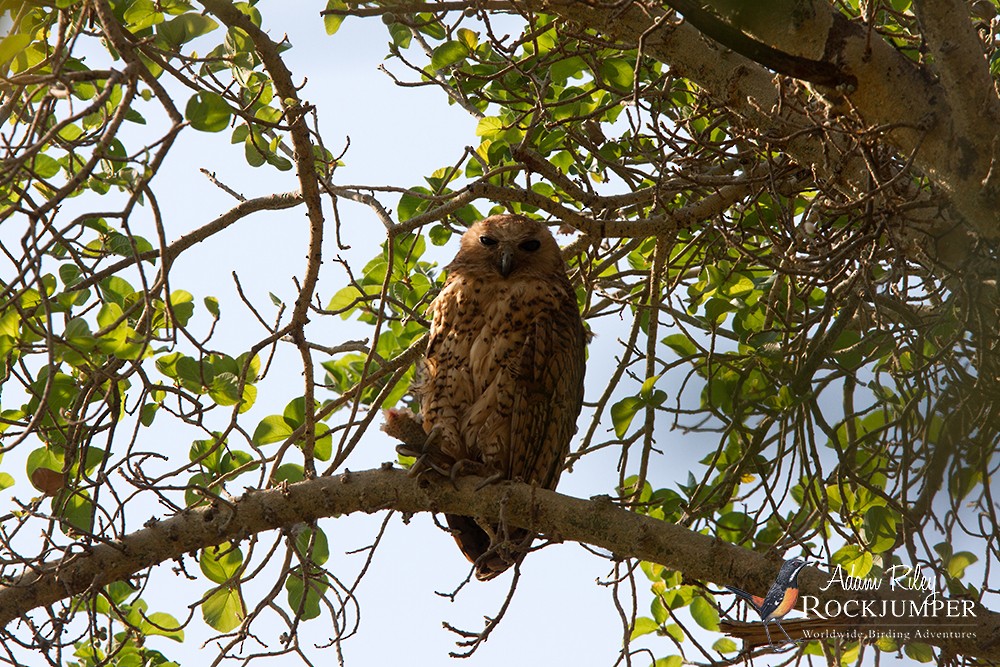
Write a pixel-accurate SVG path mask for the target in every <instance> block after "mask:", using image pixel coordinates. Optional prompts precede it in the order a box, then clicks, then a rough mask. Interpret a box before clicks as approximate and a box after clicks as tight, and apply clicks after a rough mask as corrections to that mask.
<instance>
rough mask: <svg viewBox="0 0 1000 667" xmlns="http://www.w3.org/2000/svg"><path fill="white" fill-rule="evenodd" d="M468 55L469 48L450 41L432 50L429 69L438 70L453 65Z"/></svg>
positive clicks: (460, 43)
mask: <svg viewBox="0 0 1000 667" xmlns="http://www.w3.org/2000/svg"><path fill="white" fill-rule="evenodd" d="M468 55H469V47H467V46H466V45H465V44H463V43H462V42H458V41H455V40H451V41H448V42H445V43H444V44H442V45H441V46H439V47H437V48H436V49H434V51H433V52H432V54H431V69H434V70H440V69H444V68H445V67H448V66H449V65H454V64H455V63H457V62H459V61H460V60H463V59H464V58H466V57H467V56H468Z"/></svg>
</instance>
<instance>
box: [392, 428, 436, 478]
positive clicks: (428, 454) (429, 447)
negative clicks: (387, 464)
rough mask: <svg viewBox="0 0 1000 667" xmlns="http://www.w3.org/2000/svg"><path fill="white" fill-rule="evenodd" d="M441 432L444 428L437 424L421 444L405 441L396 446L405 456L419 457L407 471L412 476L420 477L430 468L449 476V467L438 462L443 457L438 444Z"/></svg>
mask: <svg viewBox="0 0 1000 667" xmlns="http://www.w3.org/2000/svg"><path fill="white" fill-rule="evenodd" d="M441 432H442V429H440V428H439V427H437V426H435V427H434V428H432V429H431V432H430V433H428V434H427V436H426V437H425V438H424V441H423V442H422V443H421V444H420V445H419V446H417V445H415V444H413V443H404V444H402V445H398V446H397V447H396V451H397V452H398V453H400V454H402V455H403V456H413V457H416V459H417V460H416V461H414V463H413V465H412V466H410V470H409V472H408V473H407V474H408V475H409V476H410V477H420V475H422V474H424V473H426V472H427V471H428V470H433V471H434V472H436V473H438V474H439V475H441V476H443V477H447V476H448V474H449V472H448V468H446V467H444V466H442V465H439V463H438V461H440V460H441V458H442V454H441V448H440V447H439V446H438V442H440V440H441Z"/></svg>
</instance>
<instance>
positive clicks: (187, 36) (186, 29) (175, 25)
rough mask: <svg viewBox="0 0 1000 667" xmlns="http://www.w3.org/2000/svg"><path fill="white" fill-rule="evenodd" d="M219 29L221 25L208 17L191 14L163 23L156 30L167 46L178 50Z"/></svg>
mask: <svg viewBox="0 0 1000 667" xmlns="http://www.w3.org/2000/svg"><path fill="white" fill-rule="evenodd" d="M218 27H219V24H218V23H216V22H215V21H213V20H212V19H210V18H208V17H207V16H202V15H201V14H195V13H194V12H189V13H187V14H181V15H180V16H178V17H176V18H173V19H170V20H169V21H167V22H165V23H161V24H160V25H159V26H157V28H156V34H157V36H158V37H159V38H160V40H162V41H163V42H164V43H165V44H166V45H167V46H169V47H171V48H173V49H176V48H177V47H179V46H180V45H181V44H184V43H186V42H190V41H191V40H192V39H195V38H196V37H200V36H201V35H204V34H206V33H209V32H212V31H213V30H215V29H216V28H218Z"/></svg>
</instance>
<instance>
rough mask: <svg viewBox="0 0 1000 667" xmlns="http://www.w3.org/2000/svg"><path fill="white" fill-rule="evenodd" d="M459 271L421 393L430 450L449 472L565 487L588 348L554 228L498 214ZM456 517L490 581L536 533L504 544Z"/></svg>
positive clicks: (439, 317)
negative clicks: (459, 468)
mask: <svg viewBox="0 0 1000 667" xmlns="http://www.w3.org/2000/svg"><path fill="white" fill-rule="evenodd" d="M484 239H485V240H484ZM488 242H489V244H487V243H488ZM536 244H537V248H535V245H536ZM533 248H535V249H533ZM448 271H449V274H448V280H447V282H446V283H445V286H444V288H443V289H442V290H441V293H440V294H439V295H438V297H437V298H436V299H435V300H434V302H433V303H432V304H431V307H430V311H429V314H430V317H431V335H430V340H429V342H428V345H427V355H426V360H425V363H424V368H423V373H422V375H423V378H422V381H421V384H420V387H419V393H420V398H421V414H422V417H423V426H424V429H425V431H426V432H427V433H428V434H429V438H430V440H431V441H432V445H431V446H430V447H429V451H431V452H433V458H435V459H436V461H435V463H436V464H437V465H438V466H441V467H446V468H450V467H451V466H453V465H454V464H455V463H456V462H457V463H459V464H460V465H462V463H463V462H466V463H465V465H466V467H468V468H471V469H472V470H473V471H475V472H476V473H478V474H480V475H483V476H486V477H490V476H493V477H497V478H500V479H512V480H521V481H524V482H528V483H530V484H536V485H538V486H540V487H542V488H546V489H554V488H555V486H556V484H557V483H558V481H559V475H560V473H561V472H562V466H563V463H564V462H565V459H566V455H567V453H568V451H569V442H570V439H571V438H572V437H573V434H574V433H575V432H576V419H577V417H578V416H579V414H580V405H581V403H582V401H583V375H584V365H585V361H584V359H585V357H584V354H585V345H586V333H585V330H584V327H583V322H582V320H581V318H580V313H579V311H578V309H577V306H576V296H575V294H574V291H573V288H572V285H571V284H570V282H569V279H568V278H567V277H566V265H565V263H564V262H563V259H562V256H561V254H560V252H559V246H558V245H557V244H556V241H555V239H554V238H552V234H551V233H549V231H548V229H547V228H546V227H545V225H543V224H542V223H539V222H536V221H533V220H529V219H527V218H524V217H522V216H517V215H495V216H492V217H490V218H487V219H485V220H482V221H480V222H477V223H476V224H474V225H473V226H472V227H470V228H469V230H468V231H467V232H466V233H465V234H464V235H463V236H462V245H461V249H460V250H459V252H458V255H457V256H456V257H455V259H454V261H453V262H452V263H451V264H450V265H449V266H448ZM447 518H448V522H449V525H450V526H451V527H452V529H453V531H454V532H455V534H456V540H457V541H458V542H459V546H460V547H461V548H462V551H463V552H464V553H465V554H466V556H468V557H469V559H470V560H472V561H473V562H474V563H475V564H476V575H477V577H479V578H480V579H490V578H492V577H494V576H496V575H497V574H499V573H500V572H502V571H504V570H506V569H507V568H508V567H510V565H512V564H513V563H514V562H515V561H517V560H519V559H520V558H522V557H523V555H524V550H525V549H526V547H527V545H528V543H530V534H529V533H528V532H527V531H514V530H511V531H509V532H508V533H507V534H506V535H504V536H498V535H497V534H496V533H497V530H498V528H499V527H496V526H492V527H491V526H479V525H478V524H476V522H475V521H473V520H472V519H469V518H467V517H458V516H449V517H447ZM503 537H506V539H505V540H504V539H503ZM515 547H519V548H515Z"/></svg>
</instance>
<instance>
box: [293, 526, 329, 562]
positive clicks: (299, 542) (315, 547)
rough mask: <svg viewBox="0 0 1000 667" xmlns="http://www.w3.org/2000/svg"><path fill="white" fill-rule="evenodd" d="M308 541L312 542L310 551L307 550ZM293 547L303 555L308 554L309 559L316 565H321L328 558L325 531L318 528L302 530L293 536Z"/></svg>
mask: <svg viewBox="0 0 1000 667" xmlns="http://www.w3.org/2000/svg"><path fill="white" fill-rule="evenodd" d="M313 536H315V537H313ZM310 541H311V542H312V552H310V551H309V543H310ZM295 548H296V549H297V550H298V552H299V553H300V554H302V555H303V557H304V556H306V555H307V554H308V555H309V557H310V558H309V560H311V561H312V562H313V563H315V564H316V565H322V564H323V563H325V562H326V561H327V560H328V559H329V558H330V545H329V543H328V542H327V539H326V533H324V532H323V531H322V530H320V529H318V528H317V529H312V528H306V529H304V530H302V531H301V532H300V533H299V534H298V535H297V536H296V537H295Z"/></svg>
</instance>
